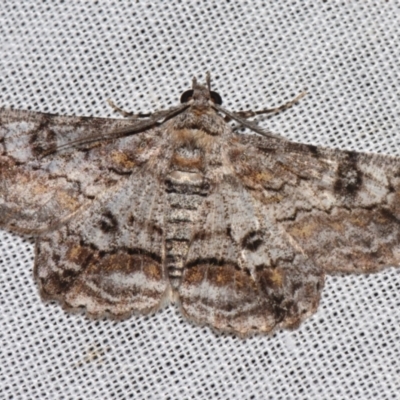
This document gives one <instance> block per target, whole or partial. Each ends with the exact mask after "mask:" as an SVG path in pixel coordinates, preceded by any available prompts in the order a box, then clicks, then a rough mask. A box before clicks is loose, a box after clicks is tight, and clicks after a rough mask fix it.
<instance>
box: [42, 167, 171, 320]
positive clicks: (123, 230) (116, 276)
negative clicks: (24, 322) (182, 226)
mask: <svg viewBox="0 0 400 400" xmlns="http://www.w3.org/2000/svg"><path fill="white" fill-rule="evenodd" d="M165 203H166V200H165V195H164V192H163V190H162V187H160V184H159V181H158V179H157V177H154V175H152V174H151V173H149V172H144V171H138V172H136V173H134V174H132V175H131V176H130V177H129V179H128V180H127V182H126V184H125V185H123V186H122V187H120V188H119V189H118V190H116V191H112V192H108V193H107V194H106V195H105V196H102V197H101V198H100V199H98V200H95V201H93V202H92V203H91V205H90V207H88V208H86V209H85V210H84V211H83V212H82V213H81V214H80V217H79V218H76V219H72V220H71V221H69V222H68V223H67V224H66V225H64V226H62V227H61V228H59V229H57V230H54V231H51V232H49V233H46V234H44V235H42V236H40V237H39V238H38V239H37V242H36V263H35V277H36V279H37V281H38V284H39V287H40V290H41V294H42V296H43V297H44V298H50V299H58V300H60V301H61V302H62V303H63V305H64V306H65V307H66V308H72V309H75V308H78V307H84V308H85V309H86V311H87V313H88V314H89V315H91V316H94V317H101V316H104V315H105V314H106V313H108V315H112V316H114V317H126V316H128V315H130V314H132V312H140V313H149V312H154V311H155V310H157V309H158V308H159V307H160V306H161V305H162V304H163V300H167V299H168V297H169V294H170V293H169V283H168V277H167V275H166V271H165V268H164V257H163V244H164V243H163V231H164V218H163V215H164V210H165V207H166V204H165Z"/></svg>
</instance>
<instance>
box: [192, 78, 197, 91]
mask: <svg viewBox="0 0 400 400" xmlns="http://www.w3.org/2000/svg"><path fill="white" fill-rule="evenodd" d="M195 86H197V78H196V77H195V76H194V77H193V79H192V89H194V88H195Z"/></svg>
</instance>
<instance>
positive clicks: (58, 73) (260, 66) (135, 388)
mask: <svg viewBox="0 0 400 400" xmlns="http://www.w3.org/2000/svg"><path fill="white" fill-rule="evenodd" d="M399 22H400V8H399V4H398V3H397V2H394V1H392V2H390V3H389V2H388V3H384V2H370V1H358V2H357V1H354V2H327V3H326V2H303V1H279V2H275V1H271V2H264V1H259V0H254V1H220V0H214V1H179V0H171V1H168V2H162V1H148V2H145V1H138V2H132V3H130V2H128V1H119V2H118V1H102V2H92V1H90V2H89V1H83V0H82V1H69V2H62V1H50V2H37V1H27V0H23V1H20V0H18V1H10V0H2V1H1V2H0V43H1V44H0V90H1V92H0V93H1V95H0V102H1V104H2V105H5V106H14V107H15V108H21V109H31V110H35V111H44V112H51V113H58V114H69V115H96V116H103V117H107V116H108V117H112V116H115V114H113V113H112V110H110V108H109V107H108V105H107V103H106V99H108V98H111V99H113V100H114V102H116V103H117V104H118V105H119V106H121V107H123V108H125V109H128V110H133V111H151V110H156V109H160V108H162V107H168V106H171V105H174V104H176V103H177V102H178V100H179V96H180V93H181V92H182V91H183V90H185V89H188V88H189V87H190V80H191V77H192V76H193V75H196V76H198V77H199V79H201V80H203V79H204V76H205V72H206V71H207V70H210V71H211V72H212V77H213V89H214V90H216V91H218V92H219V93H220V94H221V96H222V97H223V100H224V106H225V107H226V108H228V109H231V110H240V109H249V108H252V109H257V108H262V107H267V106H271V107H272V106H276V105H278V104H280V103H283V102H285V101H287V100H288V99H290V98H292V97H294V96H295V95H296V94H298V93H299V92H301V91H302V90H304V89H306V90H307V91H308V95H307V96H306V98H304V99H303V100H302V101H301V103H300V104H298V105H296V106H295V107H294V108H292V109H290V110H287V111H285V112H284V113H282V114H280V115H277V116H274V117H272V118H261V119H260V125H262V126H265V127H268V128H269V129H270V130H271V131H272V132H276V133H279V134H281V135H283V136H286V137H288V138H290V139H293V140H295V141H301V142H307V143H313V144H318V145H324V146H330V147H340V148H347V149H355V150H359V151H369V152H382V153H387V154H397V155H400V91H399V88H400V69H399V65H400V48H399V47H400V44H399V43H400V42H399V37H400V23H399ZM33 256H34V253H33V246H32V242H30V241H29V240H23V239H21V238H19V237H18V236H14V235H11V234H9V233H6V232H3V231H0V326H1V329H0V359H1V362H0V398H4V399H5V398H7V399H8V398H16V399H39V398H40V399H113V398H118V399H142V398H143V399H153V398H154V399H192V398H193V399H210V398H216V399H217V398H218V399H219V398H221V399H241V400H242V399H274V400H275V399H317V398H318V399H375V398H379V399H394V398H400V361H399V360H400V307H399V305H400V270H395V269H393V268H391V269H390V268H389V269H387V270H386V271H384V272H382V273H379V274H374V275H369V276H354V275H352V276H342V275H338V276H335V277H328V278H327V281H326V285H325V289H324V291H323V295H322V301H321V305H320V308H319V310H318V312H317V313H316V314H315V315H314V316H313V317H312V318H311V319H309V320H308V321H306V322H305V323H304V324H303V325H302V326H301V327H300V328H299V329H298V330H296V331H293V332H288V331H281V332H278V333H276V334H274V335H273V336H271V337H269V336H255V337H252V338H249V339H247V340H240V339H237V338H235V337H232V336H225V335H217V334H215V333H213V332H212V331H211V330H210V329H208V328H204V327H198V326H194V325H192V324H190V323H188V322H187V321H185V320H183V318H182V317H181V316H180V314H179V313H178V312H177V310H176V309H175V308H174V307H168V308H166V309H164V310H162V311H161V312H159V313H157V314H156V315H154V316H151V317H132V318H130V319H128V320H126V321H123V322H114V321H109V320H101V321H91V320H89V319H87V318H86V317H84V316H83V315H79V314H75V315H71V314H67V313H66V312H64V311H63V310H62V309H61V307H59V305H57V304H55V303H47V304H44V303H43V302H42V301H41V300H40V298H39V294H38V290H37V287H36V285H35V283H34V281H33V278H32V266H33Z"/></svg>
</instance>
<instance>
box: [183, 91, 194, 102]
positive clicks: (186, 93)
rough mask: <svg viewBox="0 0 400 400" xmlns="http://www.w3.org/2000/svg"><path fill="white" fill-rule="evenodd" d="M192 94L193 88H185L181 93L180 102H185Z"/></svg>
mask: <svg viewBox="0 0 400 400" xmlns="http://www.w3.org/2000/svg"><path fill="white" fill-rule="evenodd" d="M192 96H193V89H191V90H186V92H183V93H182V96H181V103H187V102H188V101H189V100H190V98H191V97H192Z"/></svg>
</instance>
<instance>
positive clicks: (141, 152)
mask: <svg viewBox="0 0 400 400" xmlns="http://www.w3.org/2000/svg"><path fill="white" fill-rule="evenodd" d="M129 125H132V121H129V120H113V119H105V118H86V117H60V116H56V115H51V114H41V113H32V112H28V111H14V110H1V111H0V225H1V226H4V227H6V228H8V229H10V230H15V231H17V232H22V233H31V234H35V233H38V232H41V231H46V230H47V229H50V228H51V227H53V226H56V225H57V224H59V223H62V222H63V221H64V220H66V219H68V218H69V217H71V216H73V215H75V213H76V212H77V211H78V210H79V209H80V208H81V207H82V206H84V205H89V204H90V203H91V202H92V201H93V199H94V198H96V197H97V196H100V195H102V194H103V193H104V192H106V191H107V190H111V189H112V188H114V187H115V186H116V185H117V186H118V185H121V184H123V182H124V181H125V180H126V179H127V177H128V176H129V174H131V173H132V171H133V170H134V169H135V168H139V167H140V165H142V164H143V163H144V162H145V161H147V160H148V158H149V157H150V152H151V150H152V147H153V146H154V144H153V143H151V141H152V139H151V136H149V135H146V134H140V135H133V136H129V137H126V138H122V139H119V140H118V141H114V142H110V141H108V142H107V141H102V142H101V143H100V142H97V143H91V144H84V145H80V146H70V147H67V148H65V149H64V150H63V151H61V152H58V151H57V149H58V148H61V147H62V146H65V145H68V143H73V142H77V141H79V140H82V139H85V138H88V137H91V136H95V135H96V134H97V135H98V134H99V133H101V132H104V133H107V132H109V131H113V130H116V129H121V128H123V127H127V126H129ZM153 141H154V140H153Z"/></svg>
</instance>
